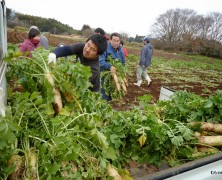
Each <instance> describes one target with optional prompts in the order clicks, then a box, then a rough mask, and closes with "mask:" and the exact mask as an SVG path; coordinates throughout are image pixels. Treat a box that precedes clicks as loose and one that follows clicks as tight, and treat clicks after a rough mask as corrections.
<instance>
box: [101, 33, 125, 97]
mask: <svg viewBox="0 0 222 180" xmlns="http://www.w3.org/2000/svg"><path fill="white" fill-rule="evenodd" d="M120 41H121V37H120V34H119V33H112V34H111V35H110V40H109V42H108V47H107V49H106V51H105V52H104V53H103V54H102V55H101V56H99V62H100V71H110V73H116V68H115V67H114V66H112V65H111V64H110V63H109V62H108V60H107V58H108V56H110V55H111V57H112V58H113V59H118V60H119V61H120V62H121V63H122V64H123V65H124V64H125V56H124V53H123V51H122V47H121V46H120ZM101 85H102V88H101V94H102V99H104V100H107V101H110V100H112V98H111V96H110V95H109V94H106V93H105V90H104V88H103V85H104V79H103V78H102V79H101Z"/></svg>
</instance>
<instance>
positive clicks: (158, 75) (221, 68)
mask: <svg viewBox="0 0 222 180" xmlns="http://www.w3.org/2000/svg"><path fill="white" fill-rule="evenodd" d="M25 36H26V33H25V32H23V33H20V32H13V31H11V32H9V33H8V42H9V43H13V44H17V43H20V42H22V41H23V39H24V38H25ZM48 38H49V43H50V45H51V46H52V47H51V48H52V49H53V47H55V46H57V45H58V44H59V43H60V42H63V43H65V44H70V43H74V42H80V41H81V42H83V41H85V39H84V38H81V37H78V38H74V37H64V36H54V35H49V36H48ZM125 47H126V48H127V49H128V52H129V54H130V55H131V56H130V57H129V58H128V59H127V60H126V63H127V65H128V66H129V67H130V73H129V75H128V84H129V85H128V88H127V89H128V93H127V94H126V95H125V96H124V97H123V98H122V100H118V101H112V102H110V104H111V105H112V107H113V109H115V110H117V111H120V112H121V111H126V110H133V107H134V105H135V106H139V105H140V104H139V101H138V97H140V96H143V95H147V96H149V97H150V99H151V100H150V104H155V103H157V101H158V99H159V95H160V88H161V87H162V86H167V87H169V88H171V89H174V90H175V91H179V90H186V91H188V92H192V93H194V94H197V95H200V96H202V97H209V96H210V95H213V94H214V92H215V91H216V90H221V89H222V83H221V82H222V63H221V62H222V61H221V60H216V59H212V58H206V57H203V56H188V55H183V54H176V53H169V52H163V51H158V50H154V56H153V60H152V65H151V66H150V68H149V75H150V77H151V79H152V83H151V85H150V86H147V85H146V83H145V82H144V83H143V84H142V86H141V87H137V86H135V85H134V84H133V83H134V82H136V69H137V62H138V56H139V54H140V49H141V47H140V45H137V46H136V47H133V46H131V44H127V43H126V46H125ZM134 111H135V110H134ZM129 113H130V112H129ZM138 114H139V113H138ZM126 115H127V114H126ZM107 118H108V117H107ZM138 120H140V118H138ZM55 123H56V122H55ZM121 128H122V127H121ZM114 129H115V128H114ZM117 133H118V132H117ZM128 166H129V167H128V168H129V169H131V170H132V169H134V170H135V168H136V171H137V170H138V169H140V170H142V171H140V173H142V174H143V175H144V174H149V173H152V172H156V171H158V170H160V169H158V168H157V167H155V166H153V165H149V164H142V165H141V164H138V163H136V162H134V161H131V162H130V163H129V164H128ZM163 166H164V165H163ZM166 167H168V166H166ZM166 167H165V168H166ZM162 168H163V167H162ZM131 173H132V172H131ZM132 174H134V175H135V174H136V172H134V173H132ZM140 175H141V174H140ZM138 176H139V175H138ZM134 177H136V175H135V176H134Z"/></svg>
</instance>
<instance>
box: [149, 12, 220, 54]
mask: <svg viewBox="0 0 222 180" xmlns="http://www.w3.org/2000/svg"><path fill="white" fill-rule="evenodd" d="M152 37H153V38H154V39H155V41H154V44H155V47H156V48H159V49H165V50H171V51H185V52H187V53H190V54H202V55H207V56H211V57H217V58H222V46H221V43H222V14H221V13H219V12H211V13H209V14H207V15H199V14H197V13H196V12H195V11H194V10H190V9H170V10H168V11H167V12H166V13H163V14H161V15H160V16H159V17H158V18H157V20H156V22H155V23H154V24H153V26H152Z"/></svg>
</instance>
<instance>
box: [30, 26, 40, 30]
mask: <svg viewBox="0 0 222 180" xmlns="http://www.w3.org/2000/svg"><path fill="white" fill-rule="evenodd" d="M30 29H37V30H39V28H38V27H37V26H31V27H30V28H29V31H30Z"/></svg>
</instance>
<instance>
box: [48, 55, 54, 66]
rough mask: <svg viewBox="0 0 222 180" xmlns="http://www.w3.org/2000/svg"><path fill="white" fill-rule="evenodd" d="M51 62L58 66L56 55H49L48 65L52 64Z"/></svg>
mask: <svg viewBox="0 0 222 180" xmlns="http://www.w3.org/2000/svg"><path fill="white" fill-rule="evenodd" d="M51 62H53V63H54V64H56V55H55V54H54V53H49V56H48V64H50V63H51Z"/></svg>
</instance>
